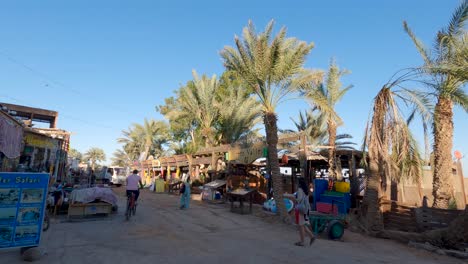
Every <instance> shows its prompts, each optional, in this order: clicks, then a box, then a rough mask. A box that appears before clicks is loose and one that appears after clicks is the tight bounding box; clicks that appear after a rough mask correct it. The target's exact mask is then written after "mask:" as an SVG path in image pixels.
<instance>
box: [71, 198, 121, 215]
mask: <svg viewBox="0 0 468 264" xmlns="http://www.w3.org/2000/svg"><path fill="white" fill-rule="evenodd" d="M111 212H112V205H111V204H108V203H103V202H101V203H87V204H70V206H69V208H68V217H86V216H92V215H102V214H106V215H108V214H110V213H111Z"/></svg>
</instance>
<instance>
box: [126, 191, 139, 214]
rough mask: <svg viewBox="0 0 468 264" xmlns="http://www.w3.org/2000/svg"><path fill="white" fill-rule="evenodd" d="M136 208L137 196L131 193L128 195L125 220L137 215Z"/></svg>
mask: <svg viewBox="0 0 468 264" xmlns="http://www.w3.org/2000/svg"><path fill="white" fill-rule="evenodd" d="M136 207H137V205H136V202H135V194H134V193H131V194H130V195H127V210H126V211H125V219H126V220H127V221H128V220H129V219H130V217H131V216H132V215H135V213H136Z"/></svg>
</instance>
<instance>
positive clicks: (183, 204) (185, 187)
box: [180, 176, 190, 210]
mask: <svg viewBox="0 0 468 264" xmlns="http://www.w3.org/2000/svg"><path fill="white" fill-rule="evenodd" d="M189 205H190V176H187V178H186V179H185V181H184V183H183V184H182V186H181V188H180V209H181V210H183V209H188V208H189Z"/></svg>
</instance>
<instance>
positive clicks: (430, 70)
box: [403, 0, 468, 208]
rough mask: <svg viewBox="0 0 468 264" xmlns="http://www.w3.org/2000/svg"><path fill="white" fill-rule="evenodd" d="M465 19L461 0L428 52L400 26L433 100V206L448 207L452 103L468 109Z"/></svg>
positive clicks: (466, 4)
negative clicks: (420, 63) (419, 62)
mask: <svg viewBox="0 0 468 264" xmlns="http://www.w3.org/2000/svg"><path fill="white" fill-rule="evenodd" d="M467 18H468V1H467V0H465V1H463V2H462V3H461V4H460V6H459V7H458V8H457V9H456V10H455V12H454V13H453V15H452V19H451V20H450V22H449V24H448V26H447V27H446V28H444V29H442V30H440V31H439V32H438V33H437V35H436V39H435V43H434V45H433V47H434V49H433V51H432V54H431V51H430V50H428V49H426V48H425V47H424V46H423V44H422V42H421V41H419V40H418V39H417V38H416V36H415V34H414V33H413V31H412V30H411V29H410V28H409V26H408V24H407V23H406V22H403V27H404V29H405V31H406V33H408V35H409V36H410V38H411V39H412V41H413V42H414V44H415V46H416V48H417V50H418V52H419V53H420V54H421V56H422V58H423V60H424V66H423V67H422V70H423V71H424V72H425V73H427V74H428V75H429V76H430V80H428V81H427V86H428V87H429V89H430V91H429V93H430V94H431V95H433V96H434V97H435V99H436V105H435V111H434V118H433V134H434V175H433V190H432V193H433V195H434V204H433V207H435V208H448V206H449V201H450V199H451V198H452V193H453V185H452V164H453V162H452V155H451V152H452V147H453V106H454V105H459V106H461V107H462V108H463V109H464V110H465V111H467V112H468V94H467V93H466V91H465V90H463V89H464V84H465V83H466V80H467V77H468V74H467V72H468V70H467V69H468V59H467V58H468V41H467V40H468V37H467V32H466V30H465V28H464V25H465V22H466V20H467Z"/></svg>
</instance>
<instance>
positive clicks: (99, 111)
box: [0, 0, 468, 171]
mask: <svg viewBox="0 0 468 264" xmlns="http://www.w3.org/2000/svg"><path fill="white" fill-rule="evenodd" d="M156 2H157V1H128V2H127V3H121V1H115V0H112V1H94V0H93V1H74V2H73V3H71V2H70V1H45V0H44V1H28V2H27V3H26V2H23V1H21V2H20V1H2V4H1V8H0V87H1V88H0V101H4V102H9V103H16V104H24V105H30V106H35V107H42V108H46V109H53V110H56V111H59V113H60V116H59V122H58V125H59V127H60V128H63V129H66V130H68V131H71V132H72V133H73V136H72V142H71V144H72V147H74V148H77V149H78V150H80V151H83V152H84V151H86V150H87V149H88V148H90V147H92V146H96V147H101V148H103V149H104V150H105V151H106V154H107V155H108V157H110V156H111V154H112V152H113V151H114V150H115V149H116V148H118V145H117V143H116V138H117V137H119V136H120V131H121V130H122V129H125V128H127V127H128V126H129V125H130V124H131V123H133V122H142V121H143V119H144V118H145V117H147V118H162V117H161V116H160V115H159V114H158V113H156V112H155V110H154V109H155V106H156V105H159V104H162V103H163V99H164V98H166V97H168V96H171V95H172V94H173V91H174V90H175V89H177V88H178V87H179V85H180V84H183V83H185V82H186V81H187V80H189V79H190V78H191V70H192V69H196V70H197V71H198V72H199V73H206V74H209V75H211V74H218V75H219V74H220V73H221V72H222V71H223V66H222V62H221V59H220V57H219V51H220V50H221V49H222V48H223V46H225V45H232V44H233V37H234V34H241V31H242V28H243V27H244V26H245V25H246V24H247V21H248V20H249V19H252V20H253V22H254V23H255V25H256V26H257V28H258V29H263V27H264V26H265V25H266V23H267V22H268V21H269V20H270V19H275V20H276V22H277V27H276V29H279V27H280V26H283V25H284V26H286V27H287V28H288V35H289V36H295V37H297V38H299V39H301V40H305V41H308V42H311V41H313V42H314V43H315V45H316V47H315V48H314V49H313V50H312V53H311V55H310V56H309V58H308V60H307V63H306V66H307V67H310V68H326V67H327V65H328V62H329V60H330V58H331V57H335V58H336V59H337V62H338V64H339V65H340V66H342V67H344V68H347V69H349V70H351V71H352V74H351V75H349V76H347V77H346V78H345V79H344V80H343V82H344V84H353V85H354V88H353V89H352V90H351V91H350V92H349V94H348V95H347V96H346V97H345V98H344V99H343V101H342V102H341V103H340V104H339V106H338V112H339V114H340V115H341V116H342V118H343V119H344V121H345V123H346V124H345V126H343V127H342V128H341V129H340V131H341V132H346V133H350V134H352V135H354V137H355V141H356V142H358V143H360V142H361V141H362V135H363V131H364V127H365V122H366V120H367V117H368V114H369V111H370V109H371V101H372V99H373V97H374V96H375V94H376V93H377V91H378V89H379V88H380V87H381V86H382V85H383V84H384V83H385V82H386V81H387V80H388V79H389V77H390V76H391V75H392V74H393V73H394V72H395V71H397V70H399V69H401V68H404V67H409V66H415V65H420V64H421V59H420V57H419V55H418V54H417V52H416V50H415V48H414V46H413V44H412V43H411V41H410V40H409V38H408V37H407V36H406V34H405V33H404V32H403V29H402V21H403V20H407V21H408V22H409V24H410V26H411V27H412V28H413V30H414V31H415V32H416V34H417V35H418V36H419V37H420V38H421V39H422V40H423V41H424V42H425V43H427V44H428V45H429V44H430V43H431V42H432V40H433V36H434V35H435V33H436V31H437V30H438V29H439V28H441V27H442V26H445V25H446V23H447V22H448V21H449V19H450V16H451V13H452V12H453V10H454V8H455V7H456V6H457V5H458V4H459V1H458V0H445V1H399V0H398V1H397V0H394V1H223V3H221V2H222V1H211V2H208V1H203V3H201V2H202V1H187V2H180V1H158V2H159V3H156ZM305 108H307V104H306V103H304V102H302V101H301V100H295V101H289V102H286V103H284V104H283V105H282V106H281V107H280V108H279V109H278V112H279V126H280V127H281V128H290V127H291V126H292V123H291V121H290V119H289V117H290V116H294V117H296V116H297V112H298V110H299V109H305ZM467 120H468V115H467V114H465V113H464V112H462V110H461V109H459V108H457V109H456V110H455V118H454V122H455V139H454V149H459V150H461V151H462V152H463V153H468V142H467V141H466V140H465V139H464V135H465V136H466V135H467V134H468V122H467ZM467 156H468V155H467ZM466 159H468V158H465V168H467V167H468V166H467V165H468V163H467V162H466ZM465 171H467V170H466V169H465Z"/></svg>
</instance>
